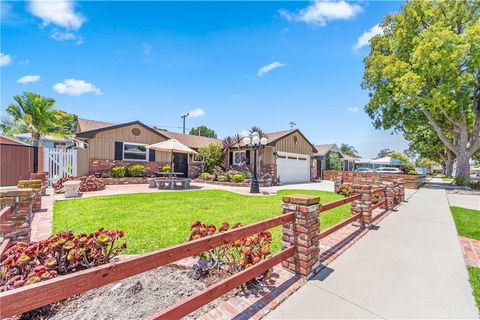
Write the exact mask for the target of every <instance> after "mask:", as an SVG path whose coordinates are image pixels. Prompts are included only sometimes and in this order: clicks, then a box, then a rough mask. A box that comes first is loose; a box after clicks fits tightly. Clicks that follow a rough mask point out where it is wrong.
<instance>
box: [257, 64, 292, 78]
mask: <svg viewBox="0 0 480 320" xmlns="http://www.w3.org/2000/svg"><path fill="white" fill-rule="evenodd" d="M285 66H287V65H286V64H284V63H281V62H278V61H275V62H272V63H270V64H267V65H266V66H263V67H261V68H260V69H258V72H257V76H258V77H261V76H263V75H264V74H265V73H268V72H270V71H272V70H274V69H277V68H282V67H285Z"/></svg>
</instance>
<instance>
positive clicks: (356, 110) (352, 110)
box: [348, 107, 360, 112]
mask: <svg viewBox="0 0 480 320" xmlns="http://www.w3.org/2000/svg"><path fill="white" fill-rule="evenodd" d="M358 110H360V109H359V108H358V107H350V108H348V111H350V112H358Z"/></svg>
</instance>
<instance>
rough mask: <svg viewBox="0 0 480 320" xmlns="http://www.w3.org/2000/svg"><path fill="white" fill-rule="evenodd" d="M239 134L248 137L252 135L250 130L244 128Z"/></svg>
mask: <svg viewBox="0 0 480 320" xmlns="http://www.w3.org/2000/svg"><path fill="white" fill-rule="evenodd" d="M238 134H239V135H240V137H246V136H249V135H250V131H248V130H245V129H243V130H242V131H240V132H239V133H238Z"/></svg>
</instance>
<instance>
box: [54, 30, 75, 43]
mask: <svg viewBox="0 0 480 320" xmlns="http://www.w3.org/2000/svg"><path fill="white" fill-rule="evenodd" d="M50 35H51V36H52V38H53V39H55V40H57V41H76V43H77V44H82V43H83V40H82V38H81V37H79V36H77V35H76V34H75V33H73V32H71V31H60V30H57V29H53V30H52V32H51V33H50Z"/></svg>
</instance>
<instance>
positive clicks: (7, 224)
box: [0, 189, 34, 241]
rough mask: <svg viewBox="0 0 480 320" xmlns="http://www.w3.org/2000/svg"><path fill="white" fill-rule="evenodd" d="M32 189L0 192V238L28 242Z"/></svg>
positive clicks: (31, 215)
mask: <svg viewBox="0 0 480 320" xmlns="http://www.w3.org/2000/svg"><path fill="white" fill-rule="evenodd" d="M33 194H34V191H33V189H10V190H8V189H7V190H1V191H0V209H1V211H0V238H9V239H11V240H12V241H30V235H31V222H32V217H33V214H32V208H33Z"/></svg>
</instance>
